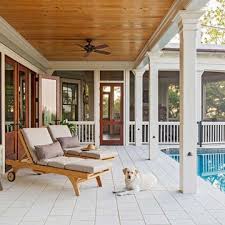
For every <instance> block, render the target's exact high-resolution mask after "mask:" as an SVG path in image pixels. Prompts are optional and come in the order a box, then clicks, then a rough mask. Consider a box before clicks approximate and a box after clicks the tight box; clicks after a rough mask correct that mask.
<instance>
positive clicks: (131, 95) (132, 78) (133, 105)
mask: <svg viewBox="0 0 225 225" xmlns="http://www.w3.org/2000/svg"><path fill="white" fill-rule="evenodd" d="M134 85H135V84H134V74H133V72H132V71H130V121H135V119H134V117H135V115H134V114H135V112H134V110H135V97H134V94H135V93H134V92H135V86H134Z"/></svg>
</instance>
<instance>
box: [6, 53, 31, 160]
mask: <svg viewBox="0 0 225 225" xmlns="http://www.w3.org/2000/svg"><path fill="white" fill-rule="evenodd" d="M29 111H30V110H29V70H28V69H27V68H26V67H24V66H22V65H20V64H18V63H16V62H15V61H14V60H12V59H10V58H8V57H6V62H5V147H6V158H7V159H14V160H15V159H20V158H22V156H23V154H24V152H23V148H22V146H21V144H20V142H19V140H18V130H19V129H21V128H24V127H29Z"/></svg>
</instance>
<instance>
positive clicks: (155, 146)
mask: <svg viewBox="0 0 225 225" xmlns="http://www.w3.org/2000/svg"><path fill="white" fill-rule="evenodd" d="M148 56H149V159H150V160H152V159H155V158H157V156H158V153H159V137H158V136H159V125H158V124H159V123H158V120H159V119H158V96H159V91H158V82H159V77H158V67H157V64H156V63H154V62H153V59H154V56H153V55H152V53H148Z"/></svg>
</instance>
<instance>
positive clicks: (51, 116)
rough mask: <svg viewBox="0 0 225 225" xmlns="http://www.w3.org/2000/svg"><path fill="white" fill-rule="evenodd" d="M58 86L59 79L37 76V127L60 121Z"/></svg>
mask: <svg viewBox="0 0 225 225" xmlns="http://www.w3.org/2000/svg"><path fill="white" fill-rule="evenodd" d="M59 85H60V82H59V77H51V76H39V102H40V103H39V126H47V125H49V124H59V122H60V120H61V113H60V91H59V89H60V88H59Z"/></svg>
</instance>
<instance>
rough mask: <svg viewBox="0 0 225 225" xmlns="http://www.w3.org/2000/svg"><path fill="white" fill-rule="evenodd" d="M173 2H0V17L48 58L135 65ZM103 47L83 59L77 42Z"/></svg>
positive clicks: (167, 0) (141, 0) (165, 0)
mask: <svg viewBox="0 0 225 225" xmlns="http://www.w3.org/2000/svg"><path fill="white" fill-rule="evenodd" d="M173 1H174V0H160V1H159V0H157V1H156V0H138V1H137V0H113V1H112V0H95V1H90V0H82V1H74V0H67V1H64V0H32V1H31V0H19V1H16V2H15V1H9V0H1V4H0V15H1V16H2V17H3V18H4V19H5V20H6V21H7V22H8V23H9V24H10V25H12V26H13V27H14V28H15V29H16V30H17V31H18V32H19V33H20V34H21V35H22V36H24V38H25V39H27V40H28V41H29V42H30V43H31V44H32V45H33V46H34V47H35V48H36V49H37V50H38V51H39V52H41V53H42V54H43V55H44V56H45V57H46V58H47V59H48V60H101V61H102V60H128V61H133V60H135V58H136V57H137V55H138V54H139V53H140V51H141V49H142V48H143V46H144V44H145V43H146V42H147V40H148V39H149V38H150V37H151V35H152V34H153V33H154V31H155V30H156V28H157V27H158V25H159V24H160V22H161V21H162V19H163V17H164V16H165V15H166V13H167V12H168V10H169V8H170V7H171V5H172V3H173ZM87 38H92V39H94V42H93V43H94V44H103V43H106V44H108V45H109V46H110V48H109V50H110V51H111V55H108V56H105V55H99V54H91V55H90V56H89V57H88V58H84V57H83V52H81V51H79V49H78V48H77V46H76V44H85V39H87Z"/></svg>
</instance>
